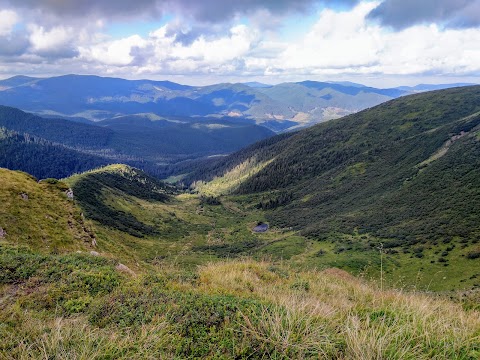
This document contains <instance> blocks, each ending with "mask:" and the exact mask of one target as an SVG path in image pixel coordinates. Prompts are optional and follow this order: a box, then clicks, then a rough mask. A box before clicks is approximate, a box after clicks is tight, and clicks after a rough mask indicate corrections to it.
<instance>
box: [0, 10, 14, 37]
mask: <svg viewBox="0 0 480 360" xmlns="http://www.w3.org/2000/svg"><path fill="white" fill-rule="evenodd" d="M18 21H19V18H18V15H17V13H16V12H15V11H13V10H0V36H5V35H9V34H10V33H11V32H12V30H13V27H14V26H15V24H17V23H18Z"/></svg>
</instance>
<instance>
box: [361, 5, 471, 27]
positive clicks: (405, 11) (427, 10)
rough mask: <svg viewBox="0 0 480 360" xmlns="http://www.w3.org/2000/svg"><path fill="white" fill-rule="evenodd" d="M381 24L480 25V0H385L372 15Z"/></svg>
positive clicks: (393, 25)
mask: <svg viewBox="0 0 480 360" xmlns="http://www.w3.org/2000/svg"><path fill="white" fill-rule="evenodd" d="M369 18H370V19H373V20H378V21H379V22H380V23H381V24H382V25H387V26H391V27H393V28H394V29H397V30H401V29H405V28H407V27H410V26H413V25H418V24H431V23H440V24H442V25H444V26H446V27H453V28H467V27H477V26H479V25H480V0H421V1H419V0H385V1H384V2H383V3H381V4H380V5H379V6H378V7H376V8H375V9H374V10H372V12H371V13H370V15H369Z"/></svg>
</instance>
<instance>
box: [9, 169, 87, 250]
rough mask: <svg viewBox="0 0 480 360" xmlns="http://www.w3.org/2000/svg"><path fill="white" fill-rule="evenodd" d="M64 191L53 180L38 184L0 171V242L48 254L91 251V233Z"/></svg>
mask: <svg viewBox="0 0 480 360" xmlns="http://www.w3.org/2000/svg"><path fill="white" fill-rule="evenodd" d="M68 189H69V187H68V186H67V185H66V184H65V183H63V182H59V181H57V180H54V179H47V180H43V181H41V182H40V183H39V182H38V181H37V180H36V179H35V178H34V177H32V176H31V175H29V174H26V173H23V172H18V171H10V170H7V169H2V168H0V204H1V206H0V227H1V228H2V231H0V233H2V235H1V236H0V242H2V243H8V244H11V245H19V246H27V247H28V248H30V249H31V250H35V251H39V252H50V253H56V252H66V251H73V250H88V249H91V248H93V246H92V241H93V240H94V239H95V234H94V232H93V230H92V229H91V227H90V226H89V224H88V223H86V221H85V219H84V217H83V215H82V213H81V211H80V209H79V208H78V207H77V206H76V205H75V204H74V201H73V200H71V199H69V198H68V196H67V191H68Z"/></svg>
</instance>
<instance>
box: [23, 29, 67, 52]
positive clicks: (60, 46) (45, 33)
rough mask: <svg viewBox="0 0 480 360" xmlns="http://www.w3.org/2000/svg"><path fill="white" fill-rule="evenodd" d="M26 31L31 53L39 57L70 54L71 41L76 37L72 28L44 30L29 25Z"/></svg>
mask: <svg viewBox="0 0 480 360" xmlns="http://www.w3.org/2000/svg"><path fill="white" fill-rule="evenodd" d="M28 29H29V31H30V37H29V39H30V44H31V47H32V52H33V53H36V54H39V55H44V54H61V53H64V54H65V55H67V53H68V54H71V53H72V51H73V48H72V41H73V39H74V37H75V35H76V32H75V30H74V29H73V28H67V27H63V26H58V27H54V28H52V29H50V30H46V29H45V28H44V27H43V26H38V25H35V24H31V25H29V26H28Z"/></svg>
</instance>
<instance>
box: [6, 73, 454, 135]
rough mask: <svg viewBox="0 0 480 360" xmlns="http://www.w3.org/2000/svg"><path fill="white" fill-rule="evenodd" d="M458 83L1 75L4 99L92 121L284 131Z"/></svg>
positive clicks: (19, 105)
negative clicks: (146, 119) (171, 121)
mask: <svg viewBox="0 0 480 360" xmlns="http://www.w3.org/2000/svg"><path fill="white" fill-rule="evenodd" d="M458 85H463V84H450V85H418V86H415V87H398V88H391V89H377V88H373V87H368V86H364V85H361V84H356V83H350V82H316V81H302V82H292V83H282V84H278V85H267V84H262V83H256V82H252V83H245V84H229V83H225V84H215V85H209V86H188V85H181V84H177V83H174V82H170V81H153V80H125V79H119V78H109V77H99V76H91V75H63V76H57V77H51V78H33V77H26V76H15V77H12V78H10V79H6V80H0V104H3V105H8V106H13V107H17V108H20V109H22V110H25V111H29V112H35V113H38V114H40V115H42V116H58V117H64V118H72V119H80V118H84V119H88V120H92V121H100V120H107V119H111V118H115V117H118V116H126V115H136V114H140V113H151V114H154V115H156V116H162V117H172V116H183V117H197V116H200V117H206V116H207V117H212V116H213V117H225V116H231V117H236V118H238V119H249V120H251V121H254V122H255V123H257V124H260V125H263V126H266V127H268V128H270V129H273V130H274V131H276V132H280V131H285V130H287V129H290V128H296V127H299V126H301V127H302V126H303V127H304V126H309V125H312V124H314V123H318V122H322V121H325V120H330V119H334V118H338V117H341V116H344V115H348V114H351V113H353V112H357V111H360V110H363V109H365V108H369V107H372V106H375V105H378V104H380V103H382V102H385V101H387V100H391V99H393V98H397V97H400V96H403V95H408V94H411V93H415V92H420V91H427V90H431V89H437V88H445V87H452V86H458ZM271 123H273V126H271V125H270V124H271Z"/></svg>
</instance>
